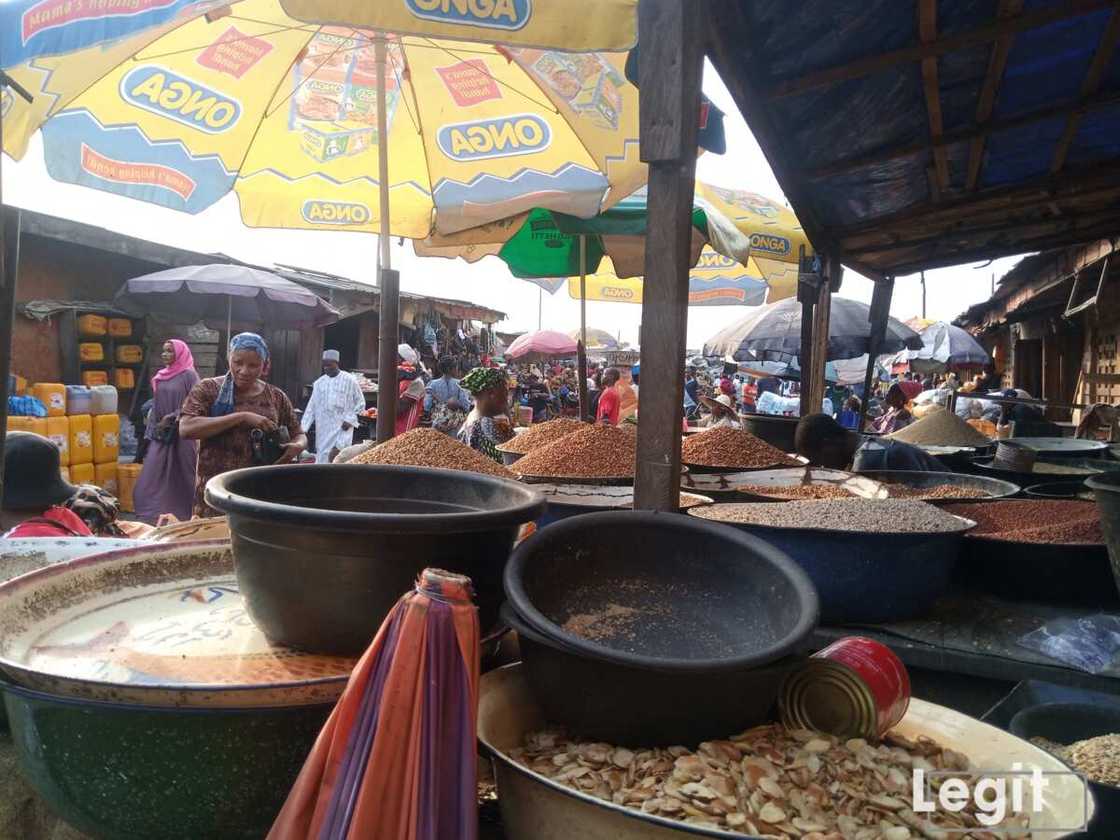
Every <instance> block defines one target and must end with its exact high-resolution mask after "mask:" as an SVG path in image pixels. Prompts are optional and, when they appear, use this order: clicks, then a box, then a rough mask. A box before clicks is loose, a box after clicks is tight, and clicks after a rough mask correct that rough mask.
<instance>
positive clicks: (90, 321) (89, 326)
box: [78, 315, 109, 337]
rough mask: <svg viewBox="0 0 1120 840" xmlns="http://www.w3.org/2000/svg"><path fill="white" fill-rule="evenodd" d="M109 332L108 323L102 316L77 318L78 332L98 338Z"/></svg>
mask: <svg viewBox="0 0 1120 840" xmlns="http://www.w3.org/2000/svg"><path fill="white" fill-rule="evenodd" d="M108 331H109V321H108V319H106V318H105V316H104V315H82V316H80V317H79V318H78V332H79V333H81V334H82V335H89V336H95V337H100V336H103V335H105V334H106V333H107V332H108Z"/></svg>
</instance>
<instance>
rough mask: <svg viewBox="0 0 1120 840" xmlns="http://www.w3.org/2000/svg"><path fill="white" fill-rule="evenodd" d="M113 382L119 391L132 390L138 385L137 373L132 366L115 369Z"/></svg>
mask: <svg viewBox="0 0 1120 840" xmlns="http://www.w3.org/2000/svg"><path fill="white" fill-rule="evenodd" d="M113 384H114V385H116V386H117V390H118V391H131V390H132V389H133V388H135V387H136V374H135V373H134V372H133V371H132V368H117V369H116V371H114V376H113Z"/></svg>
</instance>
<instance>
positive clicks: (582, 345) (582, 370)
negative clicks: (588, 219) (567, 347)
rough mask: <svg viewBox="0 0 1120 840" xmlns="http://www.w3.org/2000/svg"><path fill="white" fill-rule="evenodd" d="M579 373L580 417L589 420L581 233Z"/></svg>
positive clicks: (584, 263) (584, 244)
mask: <svg viewBox="0 0 1120 840" xmlns="http://www.w3.org/2000/svg"><path fill="white" fill-rule="evenodd" d="M576 368H577V373H578V374H579V419H580V420H587V419H588V418H589V415H590V414H591V406H590V405H589V404H588V396H587V236H586V235H585V234H582V233H581V234H580V235H579V343H578V344H576Z"/></svg>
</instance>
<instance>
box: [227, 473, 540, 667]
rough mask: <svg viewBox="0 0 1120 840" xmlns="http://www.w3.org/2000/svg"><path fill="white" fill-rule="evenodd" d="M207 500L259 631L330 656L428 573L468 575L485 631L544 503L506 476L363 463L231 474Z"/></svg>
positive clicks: (354, 648)
mask: <svg viewBox="0 0 1120 840" xmlns="http://www.w3.org/2000/svg"><path fill="white" fill-rule="evenodd" d="M206 501H207V503H209V504H210V505H211V506H212V507H214V508H217V509H218V510H220V511H222V512H223V513H226V514H227V515H228V516H229V524H230V532H231V535H232V540H233V557H234V562H235V565H236V568H237V579H238V584H239V586H240V589H241V592H242V595H243V596H244V598H245V604H246V607H247V608H248V610H249V615H250V616H251V617H252V619H253V621H254V622H255V623H256V624H257V626H258V627H260V628H261V630H262V631H264V633H265V635H266V636H268V637H269V638H270V639H272V640H274V641H277V642H281V643H283V644H286V645H291V646H292V647H297V648H301V649H303V650H310V651H315V652H320V653H338V654H354V653H358V652H360V651H362V650H363V649H364V648H365V647H366V646H368V645H369V643H370V640H371V639H372V638H373V636H374V634H375V633H376V632H377V629H378V627H380V625H381V622H382V621H383V620H384V618H385V616H386V614H387V613H388V612H389V610H390V609H391V608H392V606H393V604H395V603H396V601H397V599H398V598H400V596H401V595H403V594H404V593H405V592H407V591H409V590H410V589H411V588H412V586H413V584H414V583H415V581H416V577H417V575H419V573H420V572H421V571H422V570H423V569H424V568H425V567H428V566H435V567H438V568H442V569H447V570H449V571H453V572H458V573H460V574H464V575H467V576H468V577H470V579H471V581H472V582H473V583H474V589H475V603H476V604H477V605H478V609H479V621H480V623H481V625H482V627H484V628H486V627H489V626H491V625H492V624H493V623H494V622H495V621H496V620H497V615H498V607H499V606H500V605H501V601H502V583H501V581H502V569H503V568H504V567H505V563H506V560H507V559H508V557H509V553H510V549H511V548H512V547H513V543H514V540H515V539H516V537H517V531H518V528H519V527H520V526H521V525H522V524H524V523H526V522H531V521H532V520H534V519H536V518H537V517H538V516H539V515H540V513H541V512H542V511H543V510H544V505H545V502H544V498H543V497H542V496H541V495H540V494H539V493H537V492H535V491H533V490H532V489H531V488H529V487H526V486H524V485H522V484H519V483H517V482H515V481H506V480H504V479H500V478H492V477H490V476H484V475H478V474H476V473H466V472H454V471H451V470H433V469H425V468H420V467H395V466H377V465H364V464H361V465H360V464H326V465H322V466H287V467H254V468H251V469H246V470H236V471H234V472H229V473H225V474H224V475H220V476H217V477H216V478H213V479H211V480H210V483H209V484H207V486H206Z"/></svg>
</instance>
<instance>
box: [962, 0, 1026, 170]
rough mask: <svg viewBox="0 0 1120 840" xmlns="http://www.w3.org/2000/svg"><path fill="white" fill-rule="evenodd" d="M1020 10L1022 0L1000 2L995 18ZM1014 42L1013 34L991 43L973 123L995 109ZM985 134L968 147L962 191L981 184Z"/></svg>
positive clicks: (1011, 15)
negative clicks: (963, 188) (966, 173)
mask: <svg viewBox="0 0 1120 840" xmlns="http://www.w3.org/2000/svg"><path fill="white" fill-rule="evenodd" d="M1022 10H1023V0H1000V3H999V11H998V12H997V17H998V18H999V19H1000V20H1006V19H1007V18H1010V17H1014V16H1015V15H1017V14H1019V13H1020V12H1021V11H1022ZM1014 41H1015V35H1014V33H1010V34H1007V35H1001V36H1000V37H998V38H996V40H995V41H994V42H993V43H992V53H991V55H990V56H989V57H988V72H987V73H986V74H985V76H984V86H983V87H982V88H981V89H980V98H979V99H978V100H977V102H976V124H977V125H984V124H985V123H987V122H988V120H990V119H991V117H992V111H993V109H994V108H995V104H996V96H997V94H998V93H999V87H1000V84H1001V83H1002V82H1003V72H1004V70H1006V69H1007V56H1008V55H1010V54H1011V45H1012V43H1014ZM987 139H988V138H987V135H983V134H982V135H980V136H979V137H974V138H973V139H972V142H971V143H970V144H969V148H968V178H967V180H966V182H965V188H966V189H968V190H970V191H971V190H974V189H976V185H977V184H978V183H980V169H981V167H982V166H983V163H984V143H985V142H986V141H987Z"/></svg>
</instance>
